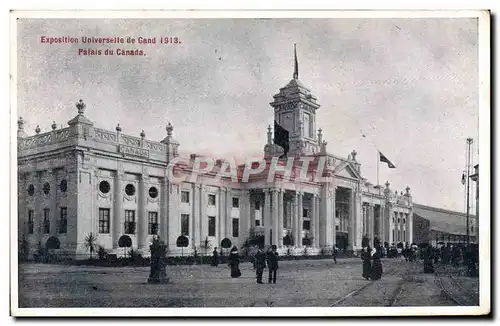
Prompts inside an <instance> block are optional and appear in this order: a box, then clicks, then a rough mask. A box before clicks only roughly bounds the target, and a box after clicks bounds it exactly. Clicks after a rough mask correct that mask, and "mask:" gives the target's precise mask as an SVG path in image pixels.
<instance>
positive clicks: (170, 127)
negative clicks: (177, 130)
mask: <svg viewBox="0 0 500 326" xmlns="http://www.w3.org/2000/svg"><path fill="white" fill-rule="evenodd" d="M166 129H167V135H168V136H172V131H173V130H174V127H172V124H171V123H170V122H168V125H167V128H166Z"/></svg>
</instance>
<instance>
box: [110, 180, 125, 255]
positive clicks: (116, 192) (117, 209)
mask: <svg viewBox="0 0 500 326" xmlns="http://www.w3.org/2000/svg"><path fill="white" fill-rule="evenodd" d="M113 197H114V198H113V199H114V200H113V204H114V206H113V222H112V223H111V229H112V230H113V231H112V232H113V250H118V239H120V234H121V233H122V227H123V224H122V223H121V221H122V219H121V216H122V214H123V172H121V171H117V172H116V173H115V179H114V187H113Z"/></svg>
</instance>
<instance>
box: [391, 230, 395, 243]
mask: <svg viewBox="0 0 500 326" xmlns="http://www.w3.org/2000/svg"><path fill="white" fill-rule="evenodd" d="M394 236H395V234H394V230H392V241H393V242H394V241H396V238H395V237H394Z"/></svg>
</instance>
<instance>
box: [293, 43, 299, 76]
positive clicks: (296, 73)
mask: <svg viewBox="0 0 500 326" xmlns="http://www.w3.org/2000/svg"><path fill="white" fill-rule="evenodd" d="M293 54H294V57H295V65H294V69H293V79H299V61H298V60H297V44H294V45H293Z"/></svg>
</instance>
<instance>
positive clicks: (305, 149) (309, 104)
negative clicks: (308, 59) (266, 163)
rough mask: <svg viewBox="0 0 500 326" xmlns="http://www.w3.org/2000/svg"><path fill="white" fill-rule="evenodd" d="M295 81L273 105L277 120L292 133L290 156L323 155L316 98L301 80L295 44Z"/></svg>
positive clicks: (279, 95)
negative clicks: (320, 153) (318, 133)
mask: <svg viewBox="0 0 500 326" xmlns="http://www.w3.org/2000/svg"><path fill="white" fill-rule="evenodd" d="M294 59H295V62H294V72H293V79H292V80H291V81H290V82H289V83H288V84H287V85H286V86H285V87H283V88H281V89H280V91H279V93H278V94H276V95H274V96H273V98H274V101H273V102H271V103H269V104H270V105H271V106H272V107H273V108H274V120H276V122H277V123H278V124H279V125H281V126H282V127H283V128H285V129H286V130H287V131H288V135H289V142H290V150H289V154H288V155H289V156H295V155H312V154H316V153H318V152H319V145H318V139H317V135H316V132H315V130H316V110H317V109H318V108H319V107H320V105H319V104H318V103H316V97H315V96H313V95H312V94H311V91H310V90H309V89H308V88H306V87H305V86H304V85H302V83H301V82H300V81H299V65H298V60H297V49H296V46H295V45H294Z"/></svg>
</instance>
